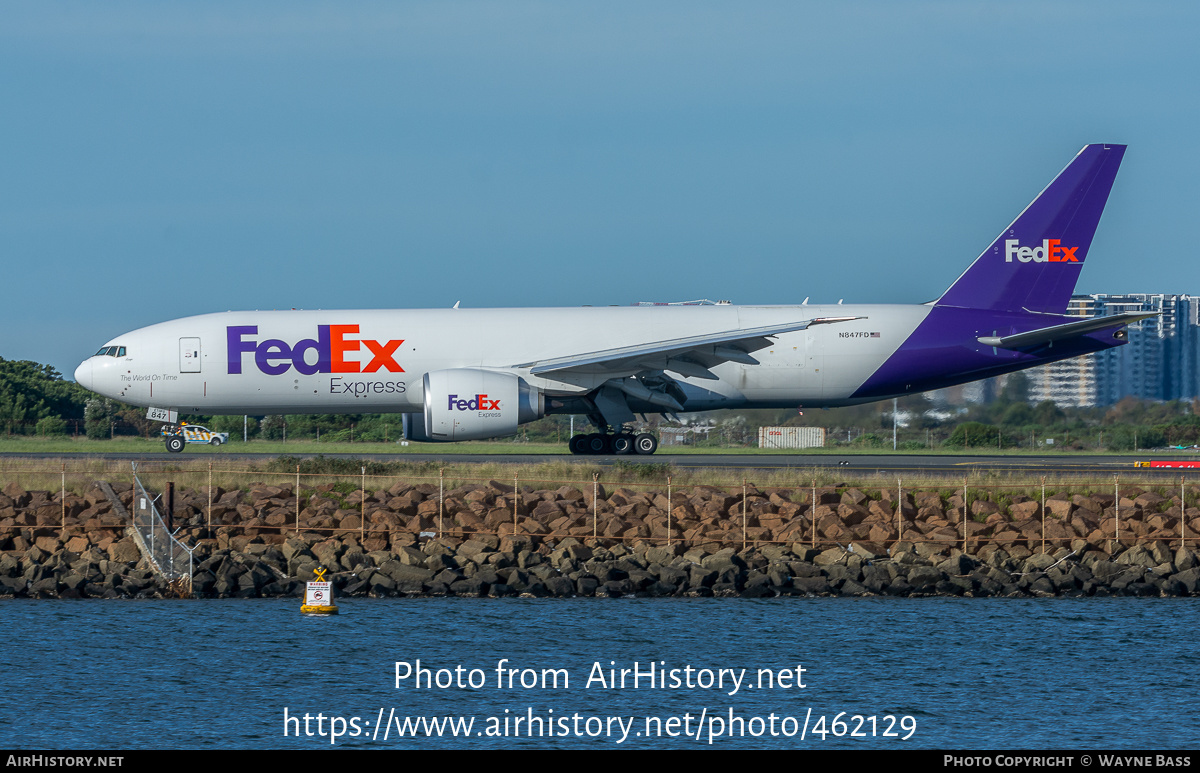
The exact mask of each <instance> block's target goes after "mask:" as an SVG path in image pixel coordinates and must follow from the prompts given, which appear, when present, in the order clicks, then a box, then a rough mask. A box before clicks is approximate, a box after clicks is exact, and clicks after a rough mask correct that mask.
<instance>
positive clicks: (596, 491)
mask: <svg viewBox="0 0 1200 773" xmlns="http://www.w3.org/2000/svg"><path fill="white" fill-rule="evenodd" d="M598 499H600V473H598V472H593V473H592V539H593V540H594V539H596V531H597V521H598V519H599V515H598V514H597V500H598Z"/></svg>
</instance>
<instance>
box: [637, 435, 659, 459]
mask: <svg viewBox="0 0 1200 773" xmlns="http://www.w3.org/2000/svg"><path fill="white" fill-rule="evenodd" d="M633 447H634V449H635V450H636V451H637V452H638V453H639V454H644V455H646V456H649V455H650V454H652V453H654V452H655V451H657V450H658V440H656V439H655V437H654V436H653V435H651V434H650V433H649V432H643V433H642V434H640V435H638V436H637V437H635V438H634V439H633Z"/></svg>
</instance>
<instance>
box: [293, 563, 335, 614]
mask: <svg viewBox="0 0 1200 773" xmlns="http://www.w3.org/2000/svg"><path fill="white" fill-rule="evenodd" d="M325 572H326V569H325V567H323V566H321V567H317V568H316V569H314V570H313V574H314V575H316V579H315V580H312V581H310V582H309V583H308V584H307V585H306V586H305V588H304V604H303V605H301V607H300V613H301V614H303V615H336V614H337V613H338V608H337V604H334V603H333V583H332V582H329V581H328V580H326V579H325Z"/></svg>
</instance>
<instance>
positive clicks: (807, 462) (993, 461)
mask: <svg viewBox="0 0 1200 773" xmlns="http://www.w3.org/2000/svg"><path fill="white" fill-rule="evenodd" d="M2 456H4V457H7V458H9V459H15V458H23V459H41V460H48V459H54V460H59V459H61V460H64V461H67V460H72V459H104V460H112V461H155V462H163V461H168V460H170V461H178V462H186V461H193V462H195V461H201V460H206V459H212V460H214V461H217V460H220V461H226V462H228V461H233V460H245V461H267V460H270V459H275V458H277V457H278V454H260V453H216V454H190V455H189V454H187V453H186V452H185V453H184V454H168V453H99V454H79V453H44V454H12V453H6V454H3V455H2ZM295 456H298V457H300V458H311V457H314V456H317V455H316V454H296V455H295ZM324 456H326V457H327V458H341V459H369V460H372V461H381V462H382V461H390V462H416V463H422V462H442V463H445V464H448V465H451V464H542V463H546V462H566V463H572V464H579V465H583V466H588V467H595V466H600V467H610V466H613V465H614V464H654V465H671V466H672V467H674V468H681V469H686V468H706V469H712V468H721V469H732V470H742V471H751V470H780V469H800V470H805V469H807V470H811V469H825V468H837V469H840V470H845V471H846V472H857V473H876V474H888V475H903V474H913V473H926V474H929V473H938V474H961V475H977V474H981V473H988V472H998V473H999V472H1012V473H1024V474H1041V473H1057V474H1064V473H1070V474H1079V475H1089V476H1092V475H1094V476H1097V477H1107V476H1111V475H1116V474H1121V475H1127V474H1136V475H1138V476H1146V475H1153V476H1156V477H1157V476H1163V477H1172V478H1176V479H1178V477H1179V476H1180V475H1186V476H1187V477H1189V478H1191V477H1197V478H1200V469H1193V470H1188V469H1153V470H1151V469H1146V468H1138V467H1135V466H1134V463H1135V462H1139V461H1148V460H1150V459H1162V458H1166V459H1177V460H1178V459H1194V458H1197V457H1194V456H1186V457H1185V456H1178V455H1175V454H1158V455H1155V454H1154V453H1153V452H1142V453H1139V454H1119V455H1104V456H1092V455H1086V456H1085V455H1078V456H1076V455H1070V454H1055V455H1047V456H999V455H997V456H953V455H926V454H872V455H850V454H847V455H845V456H839V455H834V454H820V455H816V454H813V455H806V454H801V453H792V454H787V453H783V454H754V455H746V454H711V455H708V454H704V455H701V454H655V455H653V456H615V455H601V456H566V455H562V454H455V453H451V454H325V455H324Z"/></svg>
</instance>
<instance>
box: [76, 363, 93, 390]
mask: <svg viewBox="0 0 1200 773" xmlns="http://www.w3.org/2000/svg"><path fill="white" fill-rule="evenodd" d="M75 383H76V384H78V385H79V386H81V387H83V388H84V389H89V390H90V389H91V388H92V361H91V359H90V358H89V359H86V360H84V361H83V362H81V363H79V367H78V368H76V369H75Z"/></svg>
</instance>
